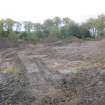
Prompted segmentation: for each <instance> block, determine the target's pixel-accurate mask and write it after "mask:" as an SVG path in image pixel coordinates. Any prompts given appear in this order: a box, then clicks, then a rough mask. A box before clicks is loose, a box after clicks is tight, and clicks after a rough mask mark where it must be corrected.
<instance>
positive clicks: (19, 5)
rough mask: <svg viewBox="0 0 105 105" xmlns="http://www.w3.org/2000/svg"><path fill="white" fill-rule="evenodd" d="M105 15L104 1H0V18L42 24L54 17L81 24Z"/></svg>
mask: <svg viewBox="0 0 105 105" xmlns="http://www.w3.org/2000/svg"><path fill="white" fill-rule="evenodd" d="M102 13H103V14H104V13H105V0H0V17H3V18H12V19H15V20H19V21H21V20H29V21H33V22H43V20H45V19H48V18H53V17H55V16H59V17H61V18H62V17H69V18H71V19H73V20H75V21H76V22H83V21H85V20H86V19H88V18H90V17H96V16H97V15H99V14H102Z"/></svg>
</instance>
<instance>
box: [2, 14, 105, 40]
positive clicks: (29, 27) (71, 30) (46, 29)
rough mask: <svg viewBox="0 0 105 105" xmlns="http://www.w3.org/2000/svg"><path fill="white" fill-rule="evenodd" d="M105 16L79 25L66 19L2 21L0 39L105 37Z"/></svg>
mask: <svg viewBox="0 0 105 105" xmlns="http://www.w3.org/2000/svg"><path fill="white" fill-rule="evenodd" d="M104 35H105V15H99V16H98V17H97V18H90V19H88V20H87V21H86V22H84V23H81V24H78V23H76V22H75V21H74V20H72V19H70V18H68V17H65V18H62V19H61V18H60V17H54V18H53V19H47V20H45V21H44V22H43V23H42V24H41V23H33V22H31V21H23V22H18V21H14V20H12V19H10V18H8V19H1V20H0V37H6V38H9V39H12V40H17V39H23V40H34V41H38V40H40V39H43V38H51V39H53V38H55V39H64V38H69V37H72V36H75V37H78V38H95V37H104Z"/></svg>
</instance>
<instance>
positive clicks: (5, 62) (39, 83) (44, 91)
mask: <svg viewBox="0 0 105 105" xmlns="http://www.w3.org/2000/svg"><path fill="white" fill-rule="evenodd" d="M11 68H12V69H11ZM13 68H16V69H13ZM23 69H24V72H25V74H26V77H27V81H29V88H30V93H31V95H32V96H33V97H34V100H33V101H32V102H31V103H29V105H31V104H32V105H105V103H104V99H105V94H104V93H105V92H104V89H105V86H104V85H105V78H104V76H105V73H104V72H105V39H103V40H100V41H85V42H77V43H76V42H75V43H68V44H66V45H64V44H63V45H62V44H60V45H59V44H58V43H56V44H53V43H50V44H36V45H33V44H25V45H21V46H20V47H18V48H16V47H15V48H4V49H0V70H1V73H0V81H2V80H3V77H2V76H1V75H2V74H8V73H12V74H14V73H15V74H16V73H17V71H18V72H19V71H21V70H23ZM7 86H8V85H7ZM0 97H1V96H0ZM96 100H97V101H96ZM100 102H101V103H100ZM14 105H24V104H21V103H15V104H14Z"/></svg>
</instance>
